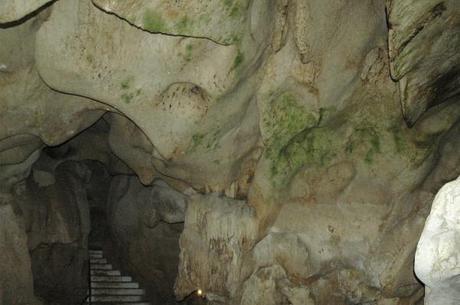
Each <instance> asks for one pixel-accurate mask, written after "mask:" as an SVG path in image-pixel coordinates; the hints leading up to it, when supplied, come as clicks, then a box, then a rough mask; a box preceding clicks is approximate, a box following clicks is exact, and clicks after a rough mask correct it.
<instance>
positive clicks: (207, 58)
mask: <svg viewBox="0 0 460 305" xmlns="http://www.w3.org/2000/svg"><path fill="white" fill-rule="evenodd" d="M259 4H260V5H262V2H261V3H259ZM254 12H258V13H257V14H259V13H260V14H262V13H263V11H256V10H255V7H254ZM269 17H270V16H269V15H261V16H257V18H256V17H254V18H253V19H252V20H253V22H255V24H253V26H260V27H261V28H264V29H266V31H265V30H264V35H263V38H264V39H261V40H260V41H261V43H260V44H258V43H257V42H254V41H252V40H251V39H250V35H249V33H246V34H245V35H247V38H245V39H243V40H242V42H241V45H231V46H223V45H219V44H216V43H214V42H212V41H211V40H209V39H197V38H184V37H176V36H170V35H161V34H151V33H148V32H145V31H140V30H139V29H137V28H135V27H133V26H131V25H129V24H128V23H127V22H125V21H123V20H121V19H119V18H117V17H116V16H114V15H113V14H106V13H104V12H103V11H101V10H99V9H97V8H96V7H94V6H93V5H92V3H91V2H90V1H79V2H73V1H59V2H57V3H56V4H55V5H53V12H52V14H51V16H50V18H49V20H48V21H47V22H46V23H45V24H44V25H43V26H42V27H41V28H40V31H39V35H38V39H37V51H36V59H37V63H38V67H39V71H40V75H41V76H42V77H43V78H44V80H45V81H46V82H47V84H48V85H50V86H51V87H53V88H55V89H57V90H59V91H63V92H67V93H73V94H78V95H82V96H88V97H91V98H93V99H95V100H98V101H101V102H104V103H106V104H110V105H111V106H113V107H114V108H116V109H118V110H119V111H120V112H122V113H123V114H124V115H126V116H127V117H128V118H130V119H131V120H132V121H133V122H134V123H135V124H136V125H137V126H138V127H139V128H140V129H141V130H142V131H143V132H144V133H145V135H146V136H147V138H148V139H149V140H150V142H151V143H152V145H153V146H154V148H155V151H157V154H154V157H155V158H156V159H158V160H156V161H155V167H156V168H157V169H158V170H159V171H160V172H161V173H162V174H165V175H167V176H172V177H175V178H178V179H181V180H185V181H188V182H190V183H192V182H193V184H194V186H195V187H197V188H202V189H204V188H205V187H208V186H209V188H211V189H213V190H219V191H220V190H223V189H226V188H227V187H228V186H230V185H231V183H233V181H235V180H236V179H237V176H238V174H239V168H238V165H239V164H240V162H241V161H240V160H241V159H242V158H245V157H246V156H248V154H249V153H250V152H251V150H252V149H253V148H254V145H255V143H256V141H257V137H258V132H257V127H256V124H257V119H256V118H257V112H256V108H255V105H254V100H253V99H252V96H253V94H254V91H255V89H256V88H257V86H256V85H255V84H256V83H255V81H256V77H257V76H258V75H257V73H256V72H259V71H256V70H255V68H256V65H258V61H260V59H261V58H262V56H263V54H264V50H265V46H266V45H267V44H268V41H267V40H266V39H265V38H266V37H269V35H270V26H265V25H268V24H269ZM262 25H264V26H262ZM58 29H59V30H58ZM75 35H77V36H78V37H79V39H73V37H75ZM262 42H263V43H262ZM51 46H53V47H51ZM63 54H65V56H64V55H63ZM107 54H110V56H107ZM132 54H136V55H135V56H131V55H132ZM58 75H60V76H58ZM178 75H180V77H177V76H178ZM63 76H65V77H63ZM64 79H65V80H64ZM179 109H180V110H179ZM209 160H212V162H209ZM230 160H232V161H230ZM192 172H193V173H194V177H193V178H191V177H190V176H191V175H190V173H192ZM217 173H219V174H217ZM222 173H226V174H224V175H222Z"/></svg>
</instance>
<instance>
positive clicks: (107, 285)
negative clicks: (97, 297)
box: [91, 282, 139, 288]
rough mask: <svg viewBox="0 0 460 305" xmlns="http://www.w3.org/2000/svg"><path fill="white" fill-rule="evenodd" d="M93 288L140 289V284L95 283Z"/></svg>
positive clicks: (92, 285) (92, 284)
mask: <svg viewBox="0 0 460 305" xmlns="http://www.w3.org/2000/svg"><path fill="white" fill-rule="evenodd" d="M91 288H139V284H138V283H135V282H129V283H127V282H116V283H113V282H112V283H107V282H93V283H91Z"/></svg>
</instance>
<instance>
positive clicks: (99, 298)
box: [91, 295, 144, 303]
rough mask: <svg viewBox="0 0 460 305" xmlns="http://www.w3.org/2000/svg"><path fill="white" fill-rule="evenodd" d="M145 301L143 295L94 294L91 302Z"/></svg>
mask: <svg viewBox="0 0 460 305" xmlns="http://www.w3.org/2000/svg"><path fill="white" fill-rule="evenodd" d="M141 301H144V296H142V295H114V296H112V295H93V296H91V302H120V303H122V302H141Z"/></svg>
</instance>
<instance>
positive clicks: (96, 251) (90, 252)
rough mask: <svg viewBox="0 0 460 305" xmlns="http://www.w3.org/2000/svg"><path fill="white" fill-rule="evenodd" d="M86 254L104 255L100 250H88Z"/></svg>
mask: <svg viewBox="0 0 460 305" xmlns="http://www.w3.org/2000/svg"><path fill="white" fill-rule="evenodd" d="M88 253H89V254H100V255H102V254H104V252H103V251H102V250H92V249H89V250H88Z"/></svg>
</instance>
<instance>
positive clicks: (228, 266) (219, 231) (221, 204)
mask: <svg viewBox="0 0 460 305" xmlns="http://www.w3.org/2000/svg"><path fill="white" fill-rule="evenodd" d="M256 236H257V223H256V218H255V214H254V210H253V209H252V208H251V207H249V206H248V205H247V204H246V203H245V202H244V201H241V200H234V199H230V198H225V197H219V196H218V195H217V194H208V195H205V196H203V195H195V196H193V197H192V198H191V199H190V202H189V205H188V208H187V214H186V218H185V227H184V233H183V234H182V235H181V238H180V247H181V254H180V265H179V275H178V278H177V281H176V286H175V290H176V295H177V296H178V298H180V299H182V298H184V297H185V296H187V295H189V294H191V293H193V292H195V291H197V290H198V289H201V290H203V291H204V293H205V294H206V297H207V299H209V300H211V301H215V302H224V303H225V302H228V300H231V299H237V298H238V297H240V296H241V290H240V289H239V288H240V287H241V283H242V281H243V280H244V279H246V278H247V277H248V276H249V275H250V274H251V269H250V268H248V267H249V265H248V262H247V260H248V259H249V257H250V250H251V249H252V247H253V246H254V243H255V239H256ZM188 249H194V250H193V252H191V251H189V250H188Z"/></svg>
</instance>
